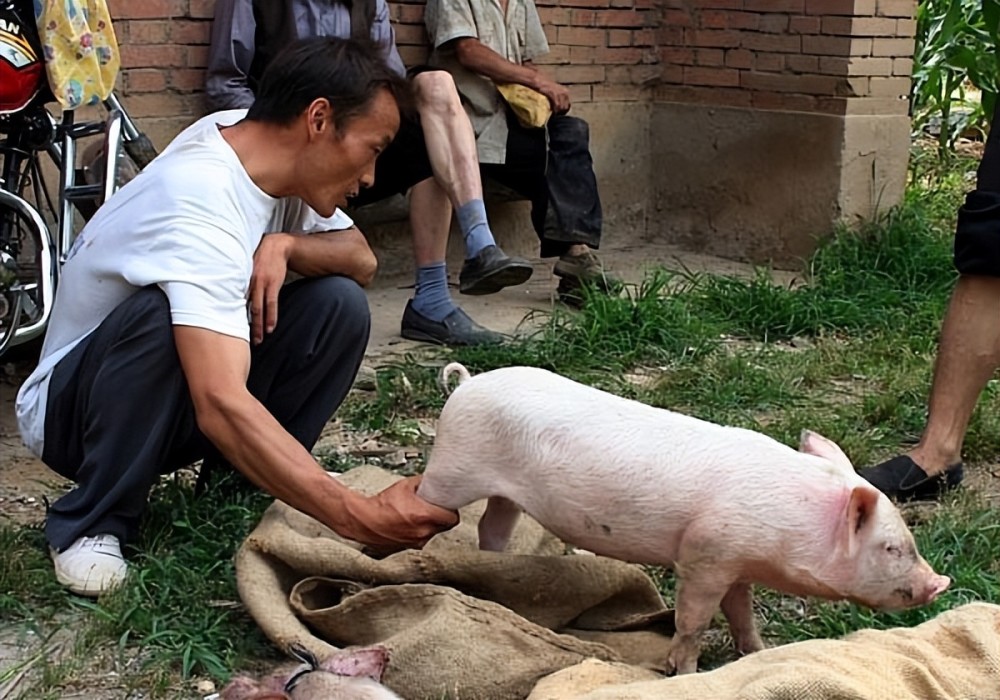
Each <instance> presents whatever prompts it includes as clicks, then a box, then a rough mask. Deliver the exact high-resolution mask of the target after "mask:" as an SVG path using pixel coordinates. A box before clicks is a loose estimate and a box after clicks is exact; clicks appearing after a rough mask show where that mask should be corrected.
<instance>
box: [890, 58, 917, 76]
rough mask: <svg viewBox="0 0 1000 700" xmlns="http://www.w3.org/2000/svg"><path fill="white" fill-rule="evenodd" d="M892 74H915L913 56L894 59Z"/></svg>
mask: <svg viewBox="0 0 1000 700" xmlns="http://www.w3.org/2000/svg"><path fill="white" fill-rule="evenodd" d="M892 74H893V75H901V76H906V77H909V76H911V75H913V59H912V58H894V59H892Z"/></svg>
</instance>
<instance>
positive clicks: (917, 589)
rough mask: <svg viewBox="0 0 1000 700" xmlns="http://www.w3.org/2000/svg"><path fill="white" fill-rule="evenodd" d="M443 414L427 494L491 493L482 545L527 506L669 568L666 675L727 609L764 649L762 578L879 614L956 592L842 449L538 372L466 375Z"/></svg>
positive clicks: (598, 543) (448, 504)
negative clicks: (722, 422) (757, 611)
mask: <svg viewBox="0 0 1000 700" xmlns="http://www.w3.org/2000/svg"><path fill="white" fill-rule="evenodd" d="M454 373H458V374H459V375H460V386H459V387H458V388H457V389H455V391H454V393H453V394H452V395H451V396H450V397H449V398H448V401H447V402H446V403H445V406H444V409H443V410H442V411H441V417H440V421H439V422H438V426H437V437H436V438H435V441H434V448H433V450H432V451H431V455H430V458H429V459H428V462H427V468H426V470H425V473H424V477H423V481H422V483H421V485H420V487H419V490H418V491H417V493H418V494H419V495H420V496H421V497H423V498H425V499H427V500H428V501H430V502H431V503H434V504H437V505H439V506H442V507H444V508H450V509H453V510H457V509H458V508H461V507H462V506H465V505H467V504H469V503H471V502H473V501H476V500H479V499H481V498H487V497H488V498H489V502H488V506H487V509H486V512H485V513H484V514H483V517H482V519H481V520H480V521H479V546H480V549H487V550H495V551H502V550H503V548H504V546H505V545H506V543H507V538H508V537H509V536H510V533H511V530H512V529H513V527H514V524H515V522H516V521H517V518H518V517H519V515H520V512H521V509H523V510H524V511H526V512H527V513H528V514H529V515H531V517H533V518H535V519H536V520H538V521H539V522H540V523H541V524H542V525H544V526H545V527H546V528H548V529H549V530H550V531H551V532H553V533H554V534H555V535H557V536H558V537H560V538H561V539H563V540H564V541H566V542H569V543H571V544H573V545H576V546H577V547H581V548H584V549H587V550H590V551H592V552H595V553H597V554H602V555H604V556H608V557H613V558H616V559H622V560H625V561H630V562H636V563H642V564H662V565H669V566H672V567H673V569H674V572H675V575H676V576H677V599H676V601H675V605H676V633H675V635H674V638H673V641H672V642H671V647H670V652H669V656H668V659H667V669H668V671H671V670H676V671H677V672H678V673H690V672H693V671H696V670H697V664H698V654H699V651H700V649H699V638H700V636H701V634H702V632H703V631H704V630H705V629H706V628H707V626H708V625H709V623H710V622H711V620H712V617H713V615H714V614H715V612H716V611H717V610H718V609H719V607H720V606H721V607H722V612H723V613H724V614H725V616H726V619H727V620H728V621H729V627H730V629H731V631H732V636H733V639H734V640H735V642H736V646H737V649H738V650H739V651H740V652H741V653H743V654H747V653H750V652H753V651H757V650H759V649H761V648H763V642H762V641H761V638H760V635H759V634H758V632H757V628H756V625H755V624H754V619H753V607H752V591H751V584H754V583H757V584H763V585H765V586H768V587H770V588H774V589H777V590H779V591H784V592H786V593H791V594H793V595H799V596H807V595H810V596H818V597H821V598H827V599H830V600H841V599H845V598H846V599H848V600H851V601H854V602H856V603H860V604H862V605H867V606H869V607H873V608H882V609H889V610H893V609H902V608H907V607H913V606H918V605H923V604H926V603H929V602H930V601H932V600H933V599H934V598H935V597H936V596H937V595H938V594H939V593H941V592H942V591H944V590H945V589H946V588H947V587H948V584H949V583H950V579H949V578H948V577H947V576H939V575H938V574H936V573H935V572H934V570H933V569H932V568H931V567H930V565H929V564H928V563H927V562H926V561H925V560H924V559H923V558H922V557H921V556H920V554H919V553H918V552H917V548H916V545H915V544H914V541H913V536H912V535H911V534H910V532H909V530H908V529H907V527H906V524H905V523H904V522H903V519H902V517H901V516H900V514H899V511H898V510H897V509H896V507H895V506H894V505H893V504H892V503H891V502H890V501H889V499H888V498H886V497H885V496H884V495H883V494H882V493H881V492H880V491H878V490H877V489H875V488H873V487H872V486H871V485H869V484H868V482H866V481H865V480H864V479H862V478H861V477H860V476H858V475H857V474H856V473H855V471H854V467H853V466H852V465H851V462H850V460H848V458H847V457H846V456H845V455H844V453H843V452H842V451H841V450H840V448H839V447H837V445H835V444H834V443H832V442H830V441H829V440H827V439H825V438H823V437H821V436H819V435H817V434H816V433H811V432H805V433H803V435H802V444H801V447H800V451H798V452H796V451H795V450H793V449H792V448H790V447H787V446H785V445H783V444H781V443H779V442H777V441H775V440H773V439H771V438H769V437H767V436H765V435H762V434H760V433H756V432H753V431H750V430H743V429H740V428H730V427H723V426H719V425H714V424H712V423H708V422H705V421H702V420H698V419H696V418H692V417H690V416H684V415H681V414H678V413H673V412H671V411H667V410H664V409H660V408H653V407H651V406H647V405H645V404H641V403H639V402H637V401H631V400H628V399H624V398H621V397H618V396H614V395H612V394H608V393H606V392H603V391H600V390H597V389H593V388H591V387H588V386H584V385H583V384H578V383H577V382H574V381H571V380H569V379H566V378H564V377H560V376H559V375H556V374H553V373H551V372H547V371H545V370H542V369H536V368H532V367H508V368H504V369H498V370H494V371H492V372H486V373H484V374H481V375H478V376H476V377H474V378H470V377H469V372H468V371H467V370H466V369H465V367H463V366H462V365H459V364H457V363H452V364H449V365H448V366H447V367H445V368H444V370H443V374H442V378H443V381H444V383H445V385H447V382H448V377H449V376H450V375H451V374H454Z"/></svg>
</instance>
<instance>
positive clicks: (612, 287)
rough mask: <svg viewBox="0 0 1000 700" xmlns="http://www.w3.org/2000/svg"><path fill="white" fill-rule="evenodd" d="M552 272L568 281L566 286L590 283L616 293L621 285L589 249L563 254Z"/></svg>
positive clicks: (580, 285) (605, 290)
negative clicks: (574, 253) (580, 253)
mask: <svg viewBox="0 0 1000 700" xmlns="http://www.w3.org/2000/svg"><path fill="white" fill-rule="evenodd" d="M552 274H554V275H555V276H556V277H561V278H562V280H563V281H564V282H566V283H568V284H567V287H582V286H584V285H587V284H592V285H594V286H595V287H597V288H598V289H600V290H601V291H602V292H608V293H616V292H617V291H618V290H620V289H621V287H622V281H621V280H620V279H618V278H617V277H614V276H613V275H611V274H610V273H608V272H607V271H606V270H605V269H604V263H603V262H602V261H601V259H600V258H599V257H597V256H596V255H594V254H593V253H592V252H590V251H589V250H588V251H587V252H586V253H583V254H582V255H563V256H562V257H560V258H559V260H557V261H556V264H555V265H554V266H553V267H552ZM560 285H562V282H560Z"/></svg>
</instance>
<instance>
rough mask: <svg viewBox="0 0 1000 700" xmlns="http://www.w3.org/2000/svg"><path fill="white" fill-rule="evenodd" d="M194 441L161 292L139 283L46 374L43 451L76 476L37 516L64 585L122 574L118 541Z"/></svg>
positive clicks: (94, 585) (96, 589)
mask: <svg viewBox="0 0 1000 700" xmlns="http://www.w3.org/2000/svg"><path fill="white" fill-rule="evenodd" d="M197 440H198V436H197V427H196V423H195V418H194V409H193V406H192V405H191V399H190V396H189V394H188V391H187V384H186V382H185V380H184V375H183V372H182V370H181V367H180V362H179V360H178V358H177V352H176V350H175V347H174V340H173V326H172V325H171V319H170V308H169V305H168V303H167V298H166V296H165V295H164V294H163V292H162V291H160V290H159V289H158V288H155V287H149V288H146V289H142V290H140V291H139V292H137V293H135V294H134V295H132V296H131V297H130V298H129V299H127V300H126V301H125V302H123V303H122V304H121V305H120V306H119V307H118V308H116V309H115V310H114V311H113V312H112V313H111V314H110V315H109V316H108V318H107V319H105V320H104V322H103V323H102V324H101V325H100V326H99V327H98V328H97V329H96V330H95V331H94V332H93V333H92V334H91V335H90V336H88V337H87V338H86V339H84V340H83V341H82V342H81V344H80V345H78V346H77V347H76V348H74V349H73V351H71V352H70V353H69V355H67V356H66V357H65V358H63V360H62V361H61V362H60V363H59V364H58V365H56V368H55V370H54V372H53V375H52V378H51V380H50V384H49V392H48V402H47V405H46V417H45V447H44V450H43V456H42V459H43V461H44V462H45V463H46V464H47V465H48V466H49V467H51V468H52V469H54V470H55V471H57V472H58V473H60V474H62V475H63V476H65V477H67V478H69V479H72V480H73V481H75V482H76V483H77V486H76V488H75V489H73V490H72V491H70V492H69V493H68V494H66V495H65V496H63V497H62V498H60V499H59V500H57V501H56V502H55V503H53V504H52V505H51V507H50V508H49V511H48V514H47V517H46V522H45V535H46V538H47V539H48V541H49V545H50V546H51V547H52V549H53V558H54V560H55V564H56V574H57V577H58V578H59V581H60V582H61V583H62V584H63V585H66V586H67V587H68V588H70V590H72V591H74V592H76V593H80V594H82V595H97V594H99V593H102V592H104V591H105V590H108V589H110V588H112V587H114V586H115V585H117V584H118V583H120V582H121V580H122V579H123V578H124V575H125V571H126V566H125V562H124V560H123V559H122V556H121V550H120V544H121V543H125V542H128V541H129V540H131V539H133V538H134V537H135V534H136V530H137V528H138V524H139V518H140V516H141V515H142V513H143V511H144V510H145V508H146V503H147V499H148V495H149V491H150V489H151V488H152V486H153V484H154V483H155V482H156V480H157V478H158V477H159V475H160V474H161V473H163V472H164V471H167V470H168V468H169V465H170V464H171V462H172V461H173V459H174V456H175V455H176V454H177V453H178V451H185V450H188V449H190V447H191V445H192V442H197Z"/></svg>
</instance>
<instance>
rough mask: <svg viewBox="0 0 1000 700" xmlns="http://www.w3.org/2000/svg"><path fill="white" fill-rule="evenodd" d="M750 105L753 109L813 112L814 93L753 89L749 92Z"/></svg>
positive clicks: (814, 106)
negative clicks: (798, 93) (804, 93)
mask: <svg viewBox="0 0 1000 700" xmlns="http://www.w3.org/2000/svg"><path fill="white" fill-rule="evenodd" d="M750 99H751V103H750V104H751V106H752V107H753V108H754V109H763V110H768V111H782V112H814V111H816V100H817V98H816V96H815V95H796V94H789V93H787V92H767V91H764V90H755V91H753V92H751V93H750Z"/></svg>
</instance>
